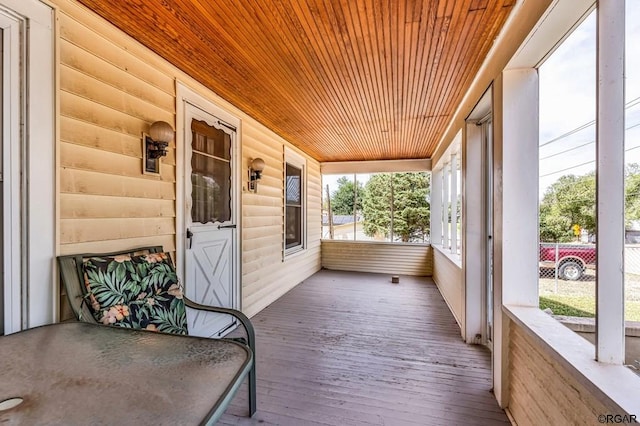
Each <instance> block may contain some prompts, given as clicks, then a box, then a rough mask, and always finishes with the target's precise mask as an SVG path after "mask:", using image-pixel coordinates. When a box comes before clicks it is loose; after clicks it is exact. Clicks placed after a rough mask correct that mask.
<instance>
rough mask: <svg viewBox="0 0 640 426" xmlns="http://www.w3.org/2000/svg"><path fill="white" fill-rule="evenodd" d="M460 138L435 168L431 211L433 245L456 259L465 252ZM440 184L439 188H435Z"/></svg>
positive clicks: (459, 137) (458, 137)
mask: <svg viewBox="0 0 640 426" xmlns="http://www.w3.org/2000/svg"><path fill="white" fill-rule="evenodd" d="M460 140H461V135H460V134H458V135H457V136H456V140H455V141H454V142H453V143H452V144H451V145H450V147H449V148H448V149H447V151H446V152H445V154H444V155H443V156H442V157H441V159H440V161H439V162H438V164H436V167H434V176H433V179H434V187H433V189H432V197H431V210H432V215H433V216H434V218H433V219H434V220H433V221H432V242H433V243H434V244H435V245H437V246H440V248H441V249H443V250H446V251H447V252H450V253H451V254H452V255H454V256H455V257H456V258H457V259H459V258H460V253H461V251H462V244H461V240H462V238H461V236H462V234H461V224H462V190H461V189H462V187H461V184H462V174H461V164H462V161H461V160H462V158H461V151H460ZM436 180H437V184H436Z"/></svg>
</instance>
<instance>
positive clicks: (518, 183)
mask: <svg viewBox="0 0 640 426" xmlns="http://www.w3.org/2000/svg"><path fill="white" fill-rule="evenodd" d="M503 76H504V80H503V81H504V86H503V90H504V93H503V119H502V126H503V128H502V132H503V133H502V259H501V264H502V286H503V287H502V303H503V304H505V305H506V304H513V305H520V306H536V307H537V306H538V303H539V302H538V274H539V271H538V257H539V248H538V180H539V176H538V174H539V173H538V155H539V154H538V150H539V148H538V132H539V130H538V107H539V102H538V71H537V70H536V69H534V68H523V69H516V70H509V71H505V72H504V73H503Z"/></svg>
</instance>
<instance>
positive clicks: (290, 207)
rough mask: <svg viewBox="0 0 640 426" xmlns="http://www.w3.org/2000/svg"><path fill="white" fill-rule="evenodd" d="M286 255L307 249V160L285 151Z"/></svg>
mask: <svg viewBox="0 0 640 426" xmlns="http://www.w3.org/2000/svg"><path fill="white" fill-rule="evenodd" d="M284 169H285V170H284V206H285V208H284V253H285V256H286V255H289V254H293V253H297V252H299V251H301V250H304V248H305V237H306V220H305V211H306V185H305V184H306V174H305V173H306V160H305V159H304V157H302V156H300V155H299V154H297V153H295V152H293V151H291V150H289V149H285V164H284Z"/></svg>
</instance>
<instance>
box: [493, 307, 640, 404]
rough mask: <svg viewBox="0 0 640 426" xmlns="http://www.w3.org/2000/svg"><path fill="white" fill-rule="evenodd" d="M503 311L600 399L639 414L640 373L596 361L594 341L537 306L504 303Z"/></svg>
mask: <svg viewBox="0 0 640 426" xmlns="http://www.w3.org/2000/svg"><path fill="white" fill-rule="evenodd" d="M503 311H504V312H505V313H506V314H507V315H508V316H509V318H511V319H512V320H513V321H514V322H516V323H517V324H518V325H519V326H520V327H522V329H523V330H524V331H525V332H526V333H527V335H529V336H530V337H531V338H532V339H533V340H534V341H535V343H536V344H537V345H538V346H539V347H540V348H541V349H542V350H543V351H544V352H545V353H547V354H548V355H549V356H550V357H551V358H552V359H553V360H554V361H555V362H557V363H558V364H560V365H561V366H563V367H564V368H566V369H567V371H569V372H570V373H571V375H572V377H573V378H575V379H576V381H578V383H580V384H582V385H583V386H584V387H585V388H586V389H587V390H588V391H590V392H592V393H593V394H594V395H596V397H597V398H598V399H601V400H603V401H606V400H609V401H610V402H611V403H612V404H613V405H617V406H618V407H620V409H621V411H622V412H624V413H627V414H636V415H638V414H640V399H638V389H640V376H638V375H636V374H635V373H634V372H632V371H631V370H630V369H629V368H628V367H625V366H622V365H613V364H603V363H600V362H597V361H596V360H595V348H594V346H593V345H592V344H591V343H589V342H588V341H586V340H585V339H583V338H582V337H580V336H579V335H577V334H576V333H574V332H573V331H571V330H569V329H568V328H567V327H565V326H564V325H562V324H561V323H560V322H558V321H557V320H555V319H554V318H552V317H551V316H550V315H548V314H546V313H544V312H542V311H541V310H540V309H538V308H536V307H528V306H513V305H505V306H503Z"/></svg>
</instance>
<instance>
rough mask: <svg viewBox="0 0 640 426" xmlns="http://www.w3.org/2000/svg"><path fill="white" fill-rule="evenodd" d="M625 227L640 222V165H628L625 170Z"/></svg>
mask: <svg viewBox="0 0 640 426" xmlns="http://www.w3.org/2000/svg"><path fill="white" fill-rule="evenodd" d="M625 187H626V191H625V215H624V216H625V225H626V226H627V227H628V228H630V227H631V222H633V221H638V220H640V165H638V164H636V163H632V164H628V165H627V167H626V169H625Z"/></svg>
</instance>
